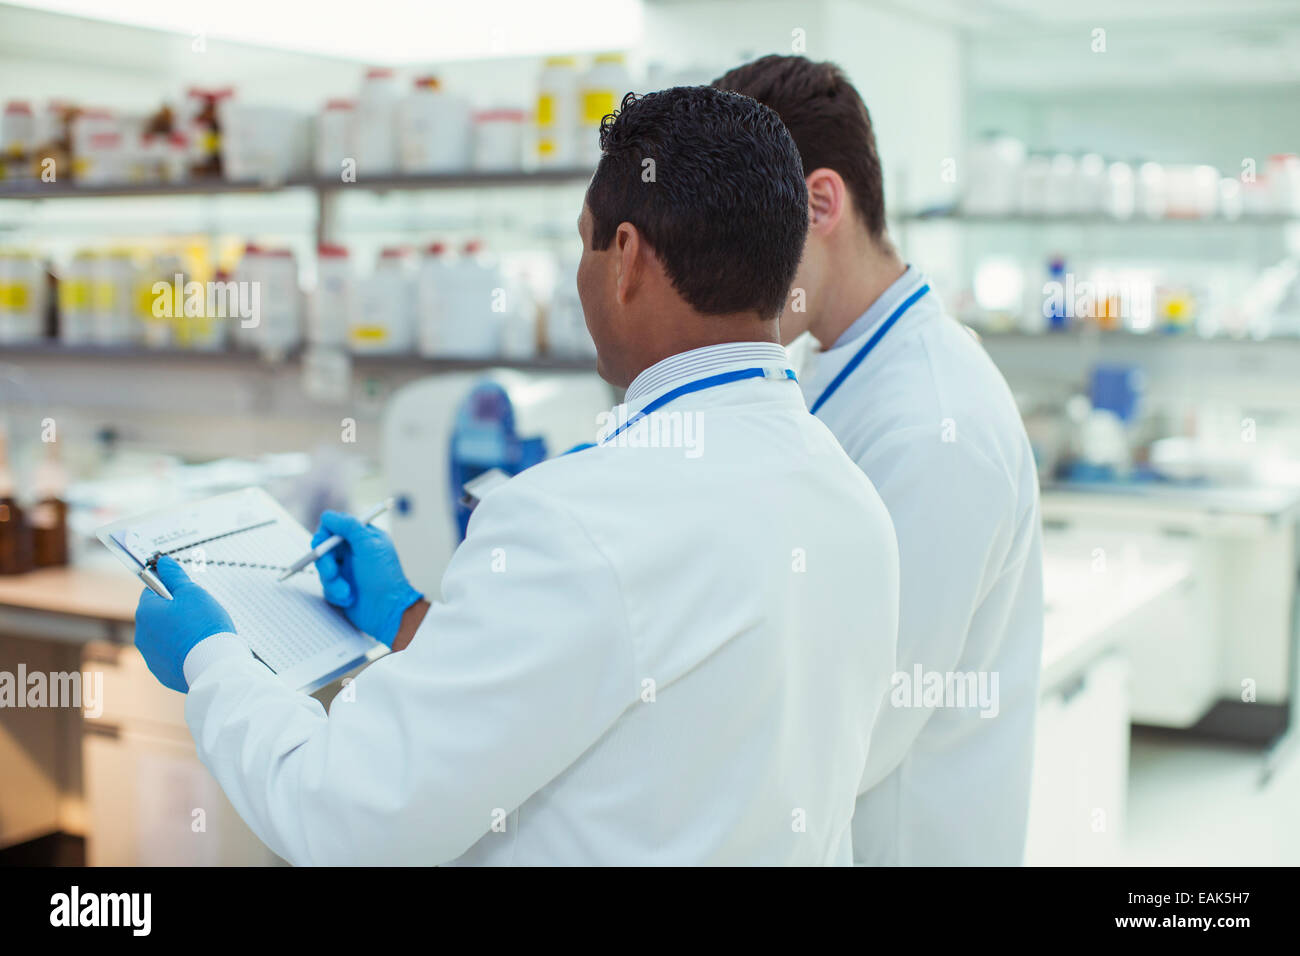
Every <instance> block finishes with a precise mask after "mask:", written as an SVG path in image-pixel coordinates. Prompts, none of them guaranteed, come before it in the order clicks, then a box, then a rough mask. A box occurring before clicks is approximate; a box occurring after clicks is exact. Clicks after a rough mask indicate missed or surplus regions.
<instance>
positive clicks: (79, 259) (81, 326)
mask: <svg viewBox="0 0 1300 956" xmlns="http://www.w3.org/2000/svg"><path fill="white" fill-rule="evenodd" d="M94 267H95V257H94V255H93V254H92V253H90V252H85V251H82V252H78V253H77V254H76V255H75V256H73V257H72V261H71V262H70V263H68V268H67V269H66V270H65V271H64V273H63V275H62V276H60V277H59V293H58V297H59V340H60V341H61V342H63V343H64V344H65V345H85V344H87V343H89V342H90V341H91V340H92V339H93V329H94V324H93V315H94V313H93V311H92V309H91V301H90V289H91V283H92V281H93V273H94Z"/></svg>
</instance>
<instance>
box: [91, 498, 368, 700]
mask: <svg viewBox="0 0 1300 956" xmlns="http://www.w3.org/2000/svg"><path fill="white" fill-rule="evenodd" d="M105 535H107V536H109V537H111V538H112V540H113V541H114V542H115V543H116V544H117V545H119V546H120V547H121V548H122V549H123V550H125V551H126V552H127V554H126V555H120V556H121V557H122V559H123V560H124V561H130V560H131V559H134V560H135V561H136V562H139V564H145V563H147V562H149V561H150V560H151V559H152V558H153V557H154V556H156V555H160V554H166V555H168V556H170V557H171V558H173V559H174V560H175V561H177V562H178V563H179V564H180V565H181V567H183V568H184V569H185V571H186V573H188V574H189V576H190V578H191V579H192V580H193V581H194V582H195V583H196V584H198V585H200V586H201V587H203V588H204V589H206V590H207V591H208V592H209V593H210V594H211V595H212V596H213V597H215V598H216V599H217V601H218V602H219V603H220V604H221V605H222V606H223V607H224V608H225V609H226V611H227V612H228V613H229V614H230V619H231V621H232V622H233V623H234V625H235V632H236V634H237V635H238V636H239V637H240V638H241V639H243V641H244V642H245V643H246V644H248V646H249V647H250V648H251V649H252V650H253V653H255V654H256V655H257V656H258V657H259V658H261V659H262V661H263V662H264V663H265V664H266V665H267V666H268V667H270V668H271V670H273V671H275V672H276V674H278V675H279V676H280V677H281V678H282V679H283V680H284V681H285V682H286V683H287V684H290V685H291V686H293V687H295V688H301V689H306V690H312V689H315V688H316V687H319V686H321V685H322V684H323V683H326V682H328V680H329V679H330V678H332V677H334V676H337V674H338V673H340V672H346V671H347V670H350V669H351V668H352V667H355V666H357V665H359V664H360V663H362V660H363V659H364V658H366V657H368V656H370V657H373V656H374V655H375V654H377V653H381V652H382V651H381V645H379V644H378V643H377V642H376V641H373V640H371V639H370V638H369V637H367V636H366V635H364V634H362V633H361V632H360V631H358V630H357V629H356V628H354V627H353V626H352V624H351V623H349V622H348V620H347V619H346V618H345V617H344V616H343V614H342V613H341V612H340V611H339V610H338V609H337V608H334V607H332V606H331V605H329V604H328V603H327V602H326V601H325V599H324V597H323V596H322V594H321V585H320V579H319V577H318V576H317V574H316V569H315V567H314V566H311V565H309V566H308V567H306V568H305V569H303V570H302V571H300V572H298V574H296V575H294V576H293V577H292V578H290V579H289V580H287V581H285V582H283V583H281V582H279V581H277V580H276V579H277V578H278V577H279V576H280V574H281V573H282V572H284V571H285V570H287V569H288V567H289V565H291V564H292V563H293V562H294V561H295V560H296V559H298V558H299V557H301V556H302V555H303V554H305V553H306V552H307V550H308V549H309V548H310V547H311V535H310V534H309V533H308V532H307V530H306V529H305V528H303V527H302V525H300V524H298V522H296V521H294V520H293V518H292V517H291V516H290V515H289V514H288V512H286V511H285V510H284V509H283V508H281V507H280V505H279V504H278V503H276V501H275V500H274V499H273V498H271V496H270V495H268V494H267V493H266V492H265V491H262V490H261V489H257V488H247V489H245V490H243V491H237V492H231V493H230V494H225V495H219V496H217V497H215V498H209V499H207V500H206V501H200V502H196V503H193V504H188V505H183V506H180V507H177V508H171V509H167V510H165V511H162V512H156V513H154V514H151V515H146V516H142V517H140V518H137V519H132V520H128V521H123V522H118V523H116V524H114V525H110V526H109V527H107V528H101V529H100V536H101V538H103V537H104V536H105Z"/></svg>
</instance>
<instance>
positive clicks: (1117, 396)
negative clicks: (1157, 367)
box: [1088, 362, 1143, 425]
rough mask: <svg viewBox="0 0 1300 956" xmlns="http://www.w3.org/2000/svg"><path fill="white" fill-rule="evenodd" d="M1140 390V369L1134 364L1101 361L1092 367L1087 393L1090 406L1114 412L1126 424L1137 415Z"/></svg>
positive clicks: (1141, 387)
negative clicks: (1090, 402)
mask: <svg viewBox="0 0 1300 956" xmlns="http://www.w3.org/2000/svg"><path fill="white" fill-rule="evenodd" d="M1142 391H1143V381H1142V370H1141V369H1140V368H1138V367H1137V366H1136V365H1123V364H1118V363H1116V364H1109V363H1104V362H1103V363H1100V364H1098V365H1094V366H1093V368H1092V382H1091V384H1090V386H1089V395H1088V397H1089V398H1090V399H1091V400H1092V407H1093V408H1104V409H1107V410H1108V411H1112V412H1114V413H1115V414H1116V415H1117V416H1118V417H1119V420H1120V421H1122V422H1124V423H1125V424H1126V425H1127V424H1131V423H1132V421H1133V419H1134V418H1136V417H1137V412H1138V401H1139V399H1141V397H1142Z"/></svg>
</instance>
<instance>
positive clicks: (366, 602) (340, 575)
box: [311, 511, 424, 647]
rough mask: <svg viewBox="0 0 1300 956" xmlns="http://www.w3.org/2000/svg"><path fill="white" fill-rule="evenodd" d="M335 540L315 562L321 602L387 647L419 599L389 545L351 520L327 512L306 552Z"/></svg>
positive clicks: (373, 529)
mask: <svg viewBox="0 0 1300 956" xmlns="http://www.w3.org/2000/svg"><path fill="white" fill-rule="evenodd" d="M335 534H336V535H338V536H339V537H341V538H342V539H343V543H342V544H340V545H339V546H338V547H337V548H335V549H334V550H333V551H331V552H330V553H329V554H327V555H325V556H324V557H322V558H318V559H317V560H316V570H317V572H319V574H320V580H321V586H322V587H323V588H324V590H325V600H327V601H329V602H330V603H331V604H333V605H335V606H337V607H341V608H343V611H344V613H345V614H346V615H347V616H348V620H349V621H351V622H352V623H353V624H355V625H356V626H357V627H359V628H360V629H361V630H362V631H364V632H365V633H367V634H369V635H370V636H371V637H373V638H374V639H375V640H377V641H380V642H382V643H384V644H387V645H388V646H389V647H392V646H393V639H394V638H395V637H397V631H398V629H399V628H400V627H401V626H402V615H403V614H404V613H406V609H407V608H408V607H410V606H411V605H412V604H414V603H415V602H416V601H418V600H420V598H422V597H423V596H424V595H422V594H421V593H420V592H419V591H417V590H415V588H413V587H411V584H410V582H409V581H407V580H406V575H405V574H403V573H402V562H401V561H399V560H398V558H397V549H396V548H395V547H393V539H392V538H390V537H388V535H387V534H385V533H384V532H383V531H381V530H379V529H378V528H376V527H373V526H371V525H365V524H362V523H361V522H360V521H358V520H357V519H356V518H354V517H352V516H351V515H347V514H340V513H339V512H337V511H327V512H325V513H324V514H323V515H321V516H320V528H319V529H317V531H316V534H315V536H313V537H312V539H311V546H312V547H313V548H314V547H316V546H317V545H318V544H320V543H321V542H323V541H324V540H325V539H326V538H328V537H329V536H330V535H335Z"/></svg>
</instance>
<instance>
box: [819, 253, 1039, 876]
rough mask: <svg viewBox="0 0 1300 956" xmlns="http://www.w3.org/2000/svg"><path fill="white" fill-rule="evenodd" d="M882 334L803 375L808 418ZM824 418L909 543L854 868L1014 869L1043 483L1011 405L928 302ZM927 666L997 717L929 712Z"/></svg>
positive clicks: (1024, 797) (1031, 704)
mask: <svg viewBox="0 0 1300 956" xmlns="http://www.w3.org/2000/svg"><path fill="white" fill-rule="evenodd" d="M924 281H925V279H924V276H921V275H919V274H918V273H917V272H916V271H915V270H909V272H908V274H907V275H905V276H904V277H903V278H902V279H900V280H899V283H897V284H896V286H895V287H894V288H893V289H891V290H890V292H887V293H886V296H889V297H890V298H891V299H892V301H895V302H899V301H903V300H904V299H906V297H907V295H908V294H909V293H910V292H912V291H913V290H914V289H916V288H919V286H920V285H921V284H922V283H923V282H924ZM885 311H886V312H887V311H892V309H887V310H885ZM877 327H879V322H877V323H876V324H875V325H873V326H872V328H871V329H869V330H867V332H866V334H863V335H860V336H858V337H857V338H855V339H853V340H851V341H849V342H847V343H843V344H841V343H836V346H835V347H833V348H831V349H829V350H827V351H824V352H820V353H814V354H813V355H812V356H811V358H810V361H808V362H806V363H804V365H803V370H802V374H801V375H800V380H801V383H802V386H803V389H804V394H805V396H806V398H807V400H808V403H809V405H810V406H811V405H812V404H813V402H815V401H816V399H817V397H818V396H820V395H821V394H822V392H823V391H824V390H825V389H826V386H827V385H828V384H829V383H830V382H831V380H832V379H833V378H834V377H835V375H836V374H837V373H838V372H839V371H840V370H841V369H842V368H843V367H844V365H845V363H846V362H847V361H848V360H849V359H850V358H851V357H852V356H853V354H854V353H856V352H857V351H858V350H859V349H860V348H861V346H862V345H863V344H864V343H865V341H866V340H867V338H868V337H869V336H870V333H871V331H873V330H874V329H875V328H877ZM818 417H819V418H821V419H822V420H823V421H824V422H826V424H827V425H828V426H829V427H830V429H831V431H832V432H834V433H835V436H836V437H837V438H838V439H839V440H840V442H841V444H842V445H843V446H844V448H845V450H846V451H847V452H848V453H849V456H850V457H852V458H853V459H854V460H855V461H857V462H858V464H859V465H860V466H861V467H862V470H863V471H864V472H866V474H867V476H868V477H869V478H870V479H871V481H872V483H873V484H874V485H875V487H876V489H877V490H878V491H879V493H880V496H881V498H882V499H883V500H884V502H885V506H886V508H888V509H889V513H890V517H891V518H892V519H893V522H894V528H895V532H896V533H897V535H898V546H899V560H900V570H901V593H900V606H899V639H898V668H899V674H900V676H899V678H898V680H897V681H896V682H895V683H894V684H893V685H892V686H891V689H890V698H889V699H888V700H887V701H886V703H885V706H884V707H883V709H882V711H881V717H880V723H879V726H878V729H877V733H876V735H875V737H873V739H872V750H871V755H870V758H869V759H868V770H867V774H866V776H865V777H864V779H863V789H864V793H863V795H862V798H861V799H860V800H859V801H858V806H857V813H856V816H855V818H854V823H853V833H854V856H855V860H857V861H858V862H859V863H872V864H899V865H932V864H956V865H961V864H982V865H1019V864H1020V863H1021V862H1022V861H1023V856H1024V844H1025V830H1026V826H1027V819H1028V801H1029V784H1030V769H1031V766H1030V765H1031V762H1032V756H1033V728H1034V717H1035V714H1036V710H1037V701H1038V676H1039V670H1040V661H1041V656H1042V633H1043V594H1042V539H1041V529H1040V516H1039V508H1038V479H1037V472H1036V469H1035V465H1034V459H1033V454H1032V452H1031V449H1030V446H1029V440H1028V438H1027V437H1026V435H1025V429H1024V425H1023V424H1022V422H1021V419H1020V415H1019V413H1018V411H1017V409H1016V405H1015V401H1014V400H1013V398H1012V396H1011V393H1010V391H1009V389H1008V388H1007V385H1006V382H1005V381H1004V379H1003V378H1002V375H1001V373H1000V372H999V371H998V370H997V368H996V366H995V365H994V364H993V362H992V360H990V359H989V357H988V355H987V354H986V353H985V352H984V350H983V348H982V347H981V346H980V345H979V344H978V343H977V342H976V340H975V339H974V338H973V337H972V335H971V334H970V332H969V331H968V330H966V329H965V328H963V327H962V326H961V325H960V324H958V323H957V322H955V321H954V320H953V319H952V318H950V317H949V316H947V315H946V314H945V313H944V311H943V307H942V304H941V303H940V301H939V298H938V296H937V295H936V293H934V292H933V291H931V292H929V293H927V294H926V295H924V296H923V297H922V298H921V299H919V300H918V301H917V302H916V304H915V305H913V306H912V307H911V308H910V309H909V310H908V311H907V312H906V313H904V315H903V316H902V317H901V318H900V319H899V320H898V322H897V323H896V324H895V325H894V326H893V327H892V328H891V329H890V330H889V331H888V332H886V333H885V335H884V337H883V338H882V339H880V341H879V343H878V344H877V345H876V347H875V348H874V349H873V350H872V351H871V353H870V354H869V355H868V356H867V358H866V359H865V360H864V361H863V362H862V364H861V365H859V366H858V367H857V368H856V369H855V370H854V371H853V372H852V373H851V374H850V375H849V377H848V378H846V379H845V380H844V383H843V384H842V385H841V386H840V387H839V389H838V390H837V391H836V392H835V393H834V394H833V396H832V397H831V398H829V399H828V400H827V401H826V403H825V404H824V405H823V406H822V407H821V409H820V410H819V412H818ZM869 574H870V571H864V574H863V576H864V578H865V577H867V576H869ZM918 665H920V667H921V668H922V671H921V673H922V678H923V680H922V682H921V683H922V686H924V681H925V680H929V679H930V678H929V675H930V674H931V673H936V674H940V675H942V679H943V680H944V681H945V684H944V686H945V688H946V687H947V686H948V684H947V680H948V678H947V675H948V674H949V673H950V672H951V673H954V674H971V673H974V674H976V675H977V678H976V679H977V680H978V679H979V678H978V675H979V674H983V675H984V678H983V679H984V680H985V681H986V683H985V685H984V688H985V689H986V690H987V691H988V692H989V698H988V699H990V700H994V699H995V700H996V707H997V713H996V716H989V717H984V716H981V713H991V712H992V709H991V708H988V707H978V706H977V707H971V706H964V707H963V706H949V705H953V704H956V705H960V704H961V703H962V699H961V698H960V697H959V696H957V695H956V693H955V692H954V696H953V697H951V698H948V697H946V696H945V697H944V698H943V699H942V703H943V704H944V706H940V707H931V706H925V704H926V699H925V697H924V695H923V694H922V695H921V697H920V698H919V699H920V702H921V704H922V706H914V705H915V704H916V703H917V701H918V697H917V695H916V694H914V693H913V692H912V687H913V685H914V684H915V683H916V681H915V679H914V678H915V676H916V667H917V666H918ZM902 675H906V678H904V677H903V676H902ZM993 675H996V677H997V686H996V696H995V697H994V695H993V693H992V692H993V690H994V686H993V684H992V676H993ZM956 680H957V678H954V684H953V686H954V688H955V687H956ZM972 686H973V685H971V684H967V685H966V687H968V688H970V687H972ZM936 700H937V699H936V698H933V697H932V698H930V701H931V702H936ZM967 704H969V698H968V699H967Z"/></svg>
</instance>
